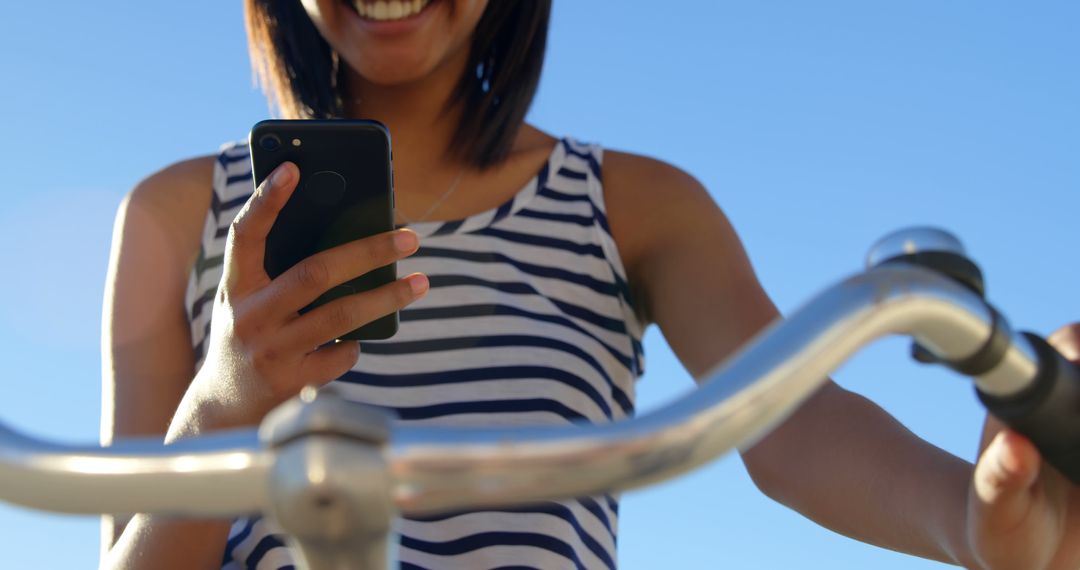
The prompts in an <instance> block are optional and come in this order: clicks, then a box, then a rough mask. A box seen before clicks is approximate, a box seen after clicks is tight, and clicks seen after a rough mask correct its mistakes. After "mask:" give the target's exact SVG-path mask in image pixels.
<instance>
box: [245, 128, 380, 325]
mask: <svg viewBox="0 0 1080 570" xmlns="http://www.w3.org/2000/svg"><path fill="white" fill-rule="evenodd" d="M274 140H276V141H277V145H276V148H272V147H274V145H273V144H270V143H271V142H273V141H274ZM249 145H250V149H251V166H252V176H253V178H254V181H255V185H256V186H258V185H259V184H260V183H261V182H262V181H263V180H264V179H265V178H266V177H267V176H269V175H270V173H271V172H272V171H273V170H274V168H276V167H277V166H278V165H279V164H281V163H283V162H285V161H291V162H293V163H295V164H296V165H297V166H298V167H299V169H300V181H299V182H298V183H297V188H296V191H295V192H294V193H293V195H292V196H291V197H290V198H289V201H288V203H286V204H285V207H284V208H283V209H282V210H281V212H280V213H279V215H278V218H277V221H276V222H275V223H274V226H273V228H272V229H271V230H270V234H269V236H268V237H267V240H266V257H265V261H264V266H265V268H266V272H267V274H268V275H269V276H270V277H271V278H275V277H277V276H278V275H280V274H282V273H284V272H285V271H287V270H288V269H289V268H291V267H292V266H293V265H296V264H297V263H298V262H300V261H301V260H303V259H305V258H307V257H309V256H311V255H312V254H314V253H316V252H319V251H322V250H325V249H329V248H332V247H335V246H338V245H341V244H344V243H348V242H350V241H353V240H357V239H361V238H365V237H368V236H371V235H374V234H378V233H382V232H387V231H390V230H392V229H394V189H393V170H392V168H393V167H392V164H391V152H390V134H389V132H388V131H387V129H386V127H385V126H383V125H382V124H381V123H378V122H377V121H364V120H305V121H285V120H270V121H262V122H259V123H257V124H256V125H255V126H254V127H253V128H252V130H251V135H250V138H249ZM396 279H397V264H394V263H392V264H390V265H387V266H384V267H380V268H378V269H375V270H373V271H371V272H369V273H367V274H365V275H361V276H359V277H356V278H355V279H353V280H351V281H349V282H347V283H344V284H342V285H339V286H337V287H334V288H333V289H331V290H329V291H327V292H326V293H325V294H324V295H322V296H321V297H319V298H318V299H316V300H315V301H314V302H313V303H311V304H310V305H308V306H307V307H304V308H303V309H301V310H300V312H301V313H305V312H307V311H310V310H311V309H313V308H315V307H318V306H319V305H322V304H324V303H327V302H330V301H333V300H334V299H337V298H340V297H343V296H345V295H349V294H352V293H359V292H363V291H368V290H371V289H374V288H375V287H378V286H380V285H383V284H386V283H391V282H393V281H394V280H396ZM397 329H398V313H397V312H396V311H395V312H394V313H391V314H389V315H386V316H384V317H381V318H379V319H377V320H375V321H372V322H370V323H368V324H366V325H364V326H362V327H360V328H358V329H356V330H354V331H352V332H350V333H348V334H346V335H343V336H341V337H339V338H342V339H348V340H373V339H385V338H390V337H391V336H393V335H394V334H395V333H396V332H397Z"/></svg>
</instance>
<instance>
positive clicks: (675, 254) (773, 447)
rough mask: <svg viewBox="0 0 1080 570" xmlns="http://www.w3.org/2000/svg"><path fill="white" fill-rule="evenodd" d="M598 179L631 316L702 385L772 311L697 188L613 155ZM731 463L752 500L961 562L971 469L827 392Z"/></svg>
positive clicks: (731, 236)
mask: <svg viewBox="0 0 1080 570" xmlns="http://www.w3.org/2000/svg"><path fill="white" fill-rule="evenodd" d="M604 169H605V180H607V193H608V196H610V199H609V200H608V209H609V220H610V223H611V227H612V230H613V232H615V237H616V240H617V241H618V242H619V245H620V250H623V249H624V247H625V249H627V250H629V251H630V252H631V254H630V257H631V258H633V259H635V260H636V263H635V265H634V267H633V268H628V271H630V272H631V275H630V280H631V282H636V283H637V285H636V289H637V296H638V299H639V306H641V311H642V312H643V313H644V314H643V315H642V316H643V318H644V319H645V322H656V323H657V324H658V325H659V326H660V328H661V330H662V331H663V333H664V336H665V338H666V339H667V340H668V342H669V343H670V345H671V347H672V349H673V350H674V351H675V353H676V354H677V355H678V357H679V359H680V360H681V361H682V363H683V365H684V366H686V368H687V369H688V370H689V371H690V373H691V374H692V375H693V376H694V377H695V378H696V379H698V380H702V379H703V378H702V377H703V375H704V374H705V372H707V371H708V370H709V369H710V368H712V366H713V365H715V364H717V363H718V362H720V361H721V360H723V359H724V358H725V357H726V356H727V355H729V354H730V353H732V352H733V351H734V350H735V349H736V348H737V347H738V346H739V345H741V344H742V343H743V342H745V341H746V340H747V339H749V338H750V337H751V336H753V335H754V334H755V333H756V332H757V331H759V330H760V329H761V328H762V327H764V326H765V325H766V324H768V323H769V322H771V321H772V320H773V319H774V318H776V317H777V316H778V313H777V310H776V308H775V307H774V305H773V304H772V302H771V301H770V300H769V299H768V297H767V296H766V294H765V293H764V292H763V291H762V289H761V286H760V285H759V283H758V281H757V278H756V277H755V275H754V273H753V270H752V268H751V266H750V263H749V261H748V260H747V257H746V254H745V252H744V250H743V247H742V245H741V243H740V242H739V239H738V237H737V236H736V235H735V232H734V231H733V229H732V227H731V225H730V223H729V222H728V220H727V219H726V218H725V216H724V215H723V213H722V212H721V211H720V209H719V208H718V207H717V206H716V204H715V203H714V202H713V200H712V198H711V197H710V196H709V195H708V193H707V192H706V191H705V190H704V188H702V186H701V185H700V184H699V183H698V182H697V181H695V180H694V179H693V178H691V177H689V176H688V175H686V174H685V173H683V172H681V171H679V170H677V169H675V168H673V167H671V166H668V165H666V164H663V163H660V162H657V161H653V160H650V159H645V158H641V157H634V156H631V155H621V154H619V153H611V154H609V155H608V158H607V159H605V166H604ZM627 230H632V231H627ZM621 232H622V235H620V233H621ZM743 459H744V461H745V463H746V466H747V469H748V470H749V472H750V475H751V477H752V478H753V480H754V482H755V484H757V486H758V487H759V488H760V489H761V490H762V491H763V492H765V493H766V494H767V495H768V496H770V497H772V498H773V499H775V500H777V501H779V502H781V503H783V504H785V505H788V506H790V507H792V508H794V509H796V510H797V511H799V512H800V513H802V514H803V515H805V516H807V517H808V518H810V519H812V520H814V521H815V522H817V523H819V524H821V525H823V526H825V527H828V528H830V529H832V530H835V531H837V532H840V533H842V534H845V535H847V536H850V537H852V538H856V539H859V540H862V541H865V542H869V543H872V544H876V545H879V546H882V547H885V548H890V549H893V550H898V551H901V552H907V553H911V554H915V555H918V556H922V557H926V558H932V559H936V560H941V561H947V562H953V563H964V562H967V561H968V560H970V558H971V556H970V553H969V552H968V547H967V541H966V539H965V538H964V524H965V508H966V503H965V500H966V494H967V487H968V480H969V477H970V475H971V470H972V467H971V465H970V464H968V463H966V462H965V461H962V460H960V459H958V458H956V457H954V456H952V455H950V454H948V453H946V452H944V451H942V450H941V449H939V448H937V447H935V446H933V445H931V444H929V443H927V442H925V441H923V440H921V439H919V438H918V437H916V436H915V435H914V434H912V433H911V432H910V431H908V430H907V429H906V428H904V427H903V426H902V425H900V424H899V423H898V422H897V421H896V420H894V419H893V418H892V417H891V416H889V415H888V414H887V413H885V412H884V411H883V410H882V409H881V408H879V407H878V406H876V405H874V404H873V403H871V402H870V401H868V400H866V399H865V398H862V397H860V396H858V395H856V394H853V393H851V392H848V391H846V390H844V389H842V388H840V387H839V386H837V385H836V384H834V383H832V382H831V381H830V382H829V383H828V384H826V385H825V387H823V388H822V389H821V390H820V391H819V392H818V393H817V394H815V395H814V396H813V397H812V398H811V399H810V400H808V401H807V402H806V403H805V404H804V405H803V406H802V407H801V408H800V409H799V410H798V411H797V412H796V413H795V414H794V415H793V416H792V417H791V418H789V419H788V420H787V421H786V422H785V423H784V424H783V425H781V426H780V427H779V428H777V429H776V430H774V431H773V432H772V433H771V434H770V435H768V436H767V437H765V438H764V439H763V440H762V441H760V442H759V443H758V444H757V445H756V446H754V447H753V448H752V449H750V450H749V451H747V452H745V453H744V454H743ZM796 474H797V475H796Z"/></svg>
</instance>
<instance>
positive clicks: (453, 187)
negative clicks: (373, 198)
mask: <svg viewBox="0 0 1080 570" xmlns="http://www.w3.org/2000/svg"><path fill="white" fill-rule="evenodd" d="M462 176H465V169H464V168H462V169H461V172H459V173H458V175H457V178H455V179H454V182H453V183H451V184H450V188H447V189H446V192H443V194H442V196H439V198H438V199H437V200H435V203H434V204H432V205H431V207H430V208H428V209H427V211H426V212H424V215H422V216H420V217H419V218H416V219H412V218H410V217H409V216H406V215H405V212H402V211H401V210H397V214H398V215H399V216H401V219H403V220H405V223H406V224H417V223H420V222H422V221H424V220H425V219H427V217H428V216H430V215H431V213H432V212H434V211H435V209H436V208H438V207H439V206H441V205H442V203H443V202H445V201H446V199H447V198H449V197H450V195H451V194H453V193H454V190H457V187H458V183H459V182H461V177H462Z"/></svg>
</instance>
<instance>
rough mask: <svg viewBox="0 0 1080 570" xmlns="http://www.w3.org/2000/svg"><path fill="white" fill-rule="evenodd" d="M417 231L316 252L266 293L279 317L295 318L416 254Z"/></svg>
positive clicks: (385, 235)
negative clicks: (351, 283)
mask: <svg viewBox="0 0 1080 570" xmlns="http://www.w3.org/2000/svg"><path fill="white" fill-rule="evenodd" d="M419 245H420V241H419V238H418V237H417V235H416V232H414V231H412V230H408V229H400V230H394V231H390V232H383V233H381V234H377V235H373V236H370V237H367V238H364V239H359V240H355V241H351V242H349V243H346V244H342V245H339V246H337V247H333V248H330V249H327V250H324V251H320V252H319V253H316V254H314V255H312V256H310V257H308V258H306V259H304V260H303V261H301V262H300V263H297V264H296V265H294V266H292V267H290V268H289V270H288V271H286V272H285V273H283V274H281V275H279V276H278V277H277V278H276V279H274V280H273V281H272V282H271V283H270V285H269V286H267V287H266V289H265V290H264V292H263V293H261V294H263V295H266V296H267V297H268V300H267V306H269V307H274V309H273V310H274V311H275V312H276V313H277V316H279V317H280V316H285V315H292V314H294V313H296V312H297V311H299V310H300V309H301V308H303V307H306V306H307V305H309V304H310V303H311V302H312V301H314V300H315V299H317V298H319V297H320V296H321V295H323V294H324V293H326V292H327V291H329V290H330V289H331V288H333V287H336V286H337V285H341V284H342V283H345V282H346V281H349V280H350V279H353V278H355V277H357V276H360V275H363V274H365V273H368V272H369V271H372V270H374V269H378V268H379V267H383V266H385V265H389V264H391V263H393V262H395V261H397V260H399V259H401V258H403V257H406V256H408V255H411V254H412V253H414V252H416V250H417V248H418V247H419Z"/></svg>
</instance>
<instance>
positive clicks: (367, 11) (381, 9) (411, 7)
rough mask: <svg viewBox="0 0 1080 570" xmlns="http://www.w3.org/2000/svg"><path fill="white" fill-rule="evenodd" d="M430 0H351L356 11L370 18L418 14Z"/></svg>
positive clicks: (396, 18)
mask: <svg viewBox="0 0 1080 570" xmlns="http://www.w3.org/2000/svg"><path fill="white" fill-rule="evenodd" d="M430 3H431V0H377V1H375V2H368V1H365V0H353V6H355V7H356V12H357V13H358V14H360V15H361V16H363V17H364V18H368V19H371V20H378V21H385V20H400V19H402V18H408V17H409V16H412V15H414V14H418V13H419V12H420V11H421V10H423V9H424V8H425V7H426V6H427V5H428V4H430Z"/></svg>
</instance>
